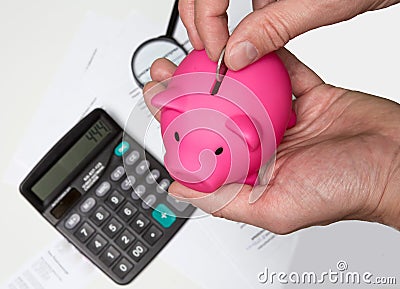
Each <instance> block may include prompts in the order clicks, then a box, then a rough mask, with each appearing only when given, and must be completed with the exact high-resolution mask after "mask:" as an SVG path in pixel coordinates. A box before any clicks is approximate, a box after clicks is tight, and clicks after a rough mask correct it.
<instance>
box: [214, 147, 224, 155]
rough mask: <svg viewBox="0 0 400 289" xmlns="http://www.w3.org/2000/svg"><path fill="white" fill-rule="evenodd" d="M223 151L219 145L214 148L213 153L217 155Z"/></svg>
mask: <svg viewBox="0 0 400 289" xmlns="http://www.w3.org/2000/svg"><path fill="white" fill-rule="evenodd" d="M223 151H224V149H223V148H222V147H219V148H217V149H216V150H215V154H216V155H217V156H218V155H220V154H222V152H223Z"/></svg>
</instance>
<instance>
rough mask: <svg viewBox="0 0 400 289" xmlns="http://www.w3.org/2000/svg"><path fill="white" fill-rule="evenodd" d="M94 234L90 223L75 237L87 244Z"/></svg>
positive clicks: (83, 226)
mask: <svg viewBox="0 0 400 289" xmlns="http://www.w3.org/2000/svg"><path fill="white" fill-rule="evenodd" d="M93 233H94V229H93V227H92V226H90V225H89V224H88V223H86V222H85V223H83V225H82V226H81V227H80V228H79V230H77V231H76V232H75V236H76V237H77V238H78V240H79V241H81V242H82V243H84V242H86V241H87V240H88V239H89V238H90V237H91V236H92V235H93Z"/></svg>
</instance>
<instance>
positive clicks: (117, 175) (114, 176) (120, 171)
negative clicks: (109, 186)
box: [111, 166, 125, 182]
mask: <svg viewBox="0 0 400 289" xmlns="http://www.w3.org/2000/svg"><path fill="white" fill-rule="evenodd" d="M124 174H125V169H124V167H123V166H118V167H116V168H115V170H113V172H112V173H111V180H113V181H114V182H116V181H119V180H120V179H121V178H122V177H123V175H124Z"/></svg>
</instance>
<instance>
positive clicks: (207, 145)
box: [164, 129, 230, 192]
mask: <svg viewBox="0 0 400 289" xmlns="http://www.w3.org/2000/svg"><path fill="white" fill-rule="evenodd" d="M173 134H174V135H173V142H172V143H171V142H169V141H166V140H164V142H165V144H166V154H165V157H164V162H165V166H166V168H167V170H168V171H169V173H170V174H171V176H172V177H173V178H174V179H175V180H177V181H179V182H180V183H182V184H183V185H186V186H189V187H191V188H193V189H195V190H199V191H203V192H212V191H214V190H216V189H217V188H218V187H219V186H221V185H222V184H223V183H224V181H225V179H226V177H227V175H228V172H229V168H230V154H229V149H228V148H227V146H226V143H225V142H224V141H223V139H222V138H221V137H220V136H218V135H216V134H215V133H214V132H210V131H208V130H206V129H198V130H195V131H192V132H189V133H187V134H186V135H182V136H181V135H179V133H178V132H174V133H173ZM169 140H171V139H169Z"/></svg>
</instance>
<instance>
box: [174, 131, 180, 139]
mask: <svg viewBox="0 0 400 289" xmlns="http://www.w3.org/2000/svg"><path fill="white" fill-rule="evenodd" d="M174 137H175V140H176V141H179V133H178V132H177V131H176V132H175V134H174Z"/></svg>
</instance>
